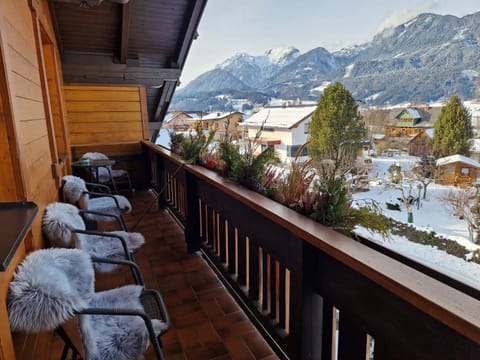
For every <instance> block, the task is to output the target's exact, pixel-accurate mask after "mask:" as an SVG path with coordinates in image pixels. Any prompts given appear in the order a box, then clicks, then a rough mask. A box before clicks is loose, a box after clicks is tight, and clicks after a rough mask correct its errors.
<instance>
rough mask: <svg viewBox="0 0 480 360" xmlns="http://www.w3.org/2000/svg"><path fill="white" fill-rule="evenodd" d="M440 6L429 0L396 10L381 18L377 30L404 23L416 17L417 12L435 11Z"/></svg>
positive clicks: (436, 2)
mask: <svg viewBox="0 0 480 360" xmlns="http://www.w3.org/2000/svg"><path fill="white" fill-rule="evenodd" d="M440 7H441V5H440V3H439V2H438V1H430V2H428V3H424V2H420V3H418V4H417V5H416V6H413V7H411V8H407V9H401V10H397V11H395V12H393V13H392V14H390V15H389V16H387V17H386V18H385V20H383V22H382V23H381V24H380V26H379V28H378V31H377V32H381V31H382V30H385V29H388V28H393V27H395V26H398V25H400V24H403V23H406V22H407V21H409V20H411V19H413V18H414V17H416V16H417V15H418V14H421V13H425V12H437V11H438V10H439V9H440Z"/></svg>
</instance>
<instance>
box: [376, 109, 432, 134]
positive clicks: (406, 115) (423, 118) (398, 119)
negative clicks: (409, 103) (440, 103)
mask: <svg viewBox="0 0 480 360" xmlns="http://www.w3.org/2000/svg"><path fill="white" fill-rule="evenodd" d="M440 110H441V108H440V107H430V106H428V105H425V106H424V107H408V108H406V109H402V110H400V111H399V110H398V109H392V110H391V111H390V112H389V114H388V116H387V123H388V125H387V126H386V127H385V134H386V135H387V136H389V137H411V136H415V135H417V134H419V133H420V132H423V131H425V130H427V129H431V128H433V124H434V123H435V121H436V120H437V118H438V115H439V114H440Z"/></svg>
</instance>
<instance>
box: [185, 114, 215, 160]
mask: <svg viewBox="0 0 480 360" xmlns="http://www.w3.org/2000/svg"><path fill="white" fill-rule="evenodd" d="M214 137H215V129H208V132H207V134H205V130H204V129H203V128H202V123H201V121H197V122H196V123H195V125H194V131H190V132H189V134H188V135H187V136H184V137H183V139H181V150H182V152H181V155H182V157H183V159H184V160H185V161H187V162H189V163H191V164H200V156H201V154H202V153H205V152H208V151H209V146H210V144H211V143H212V141H213V138H214Z"/></svg>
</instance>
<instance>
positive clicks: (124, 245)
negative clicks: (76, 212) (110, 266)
mask: <svg viewBox="0 0 480 360" xmlns="http://www.w3.org/2000/svg"><path fill="white" fill-rule="evenodd" d="M72 231H73V232H75V233H77V234H85V235H95V236H102V237H109V238H113V239H118V240H119V241H120V242H121V244H122V248H123V251H124V252H125V257H126V258H127V260H130V261H133V259H132V253H131V252H130V250H129V249H128V246H127V241H126V240H125V239H124V238H123V237H122V236H120V235H117V234H111V233H106V232H102V231H93V230H80V229H72Z"/></svg>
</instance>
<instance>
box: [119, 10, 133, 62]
mask: <svg viewBox="0 0 480 360" xmlns="http://www.w3.org/2000/svg"><path fill="white" fill-rule="evenodd" d="M130 9H131V4H130V3H127V4H125V5H123V6H122V37H121V39H120V63H121V64H126V63H127V57H128V38H129V35H130V14H131V11H130Z"/></svg>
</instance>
